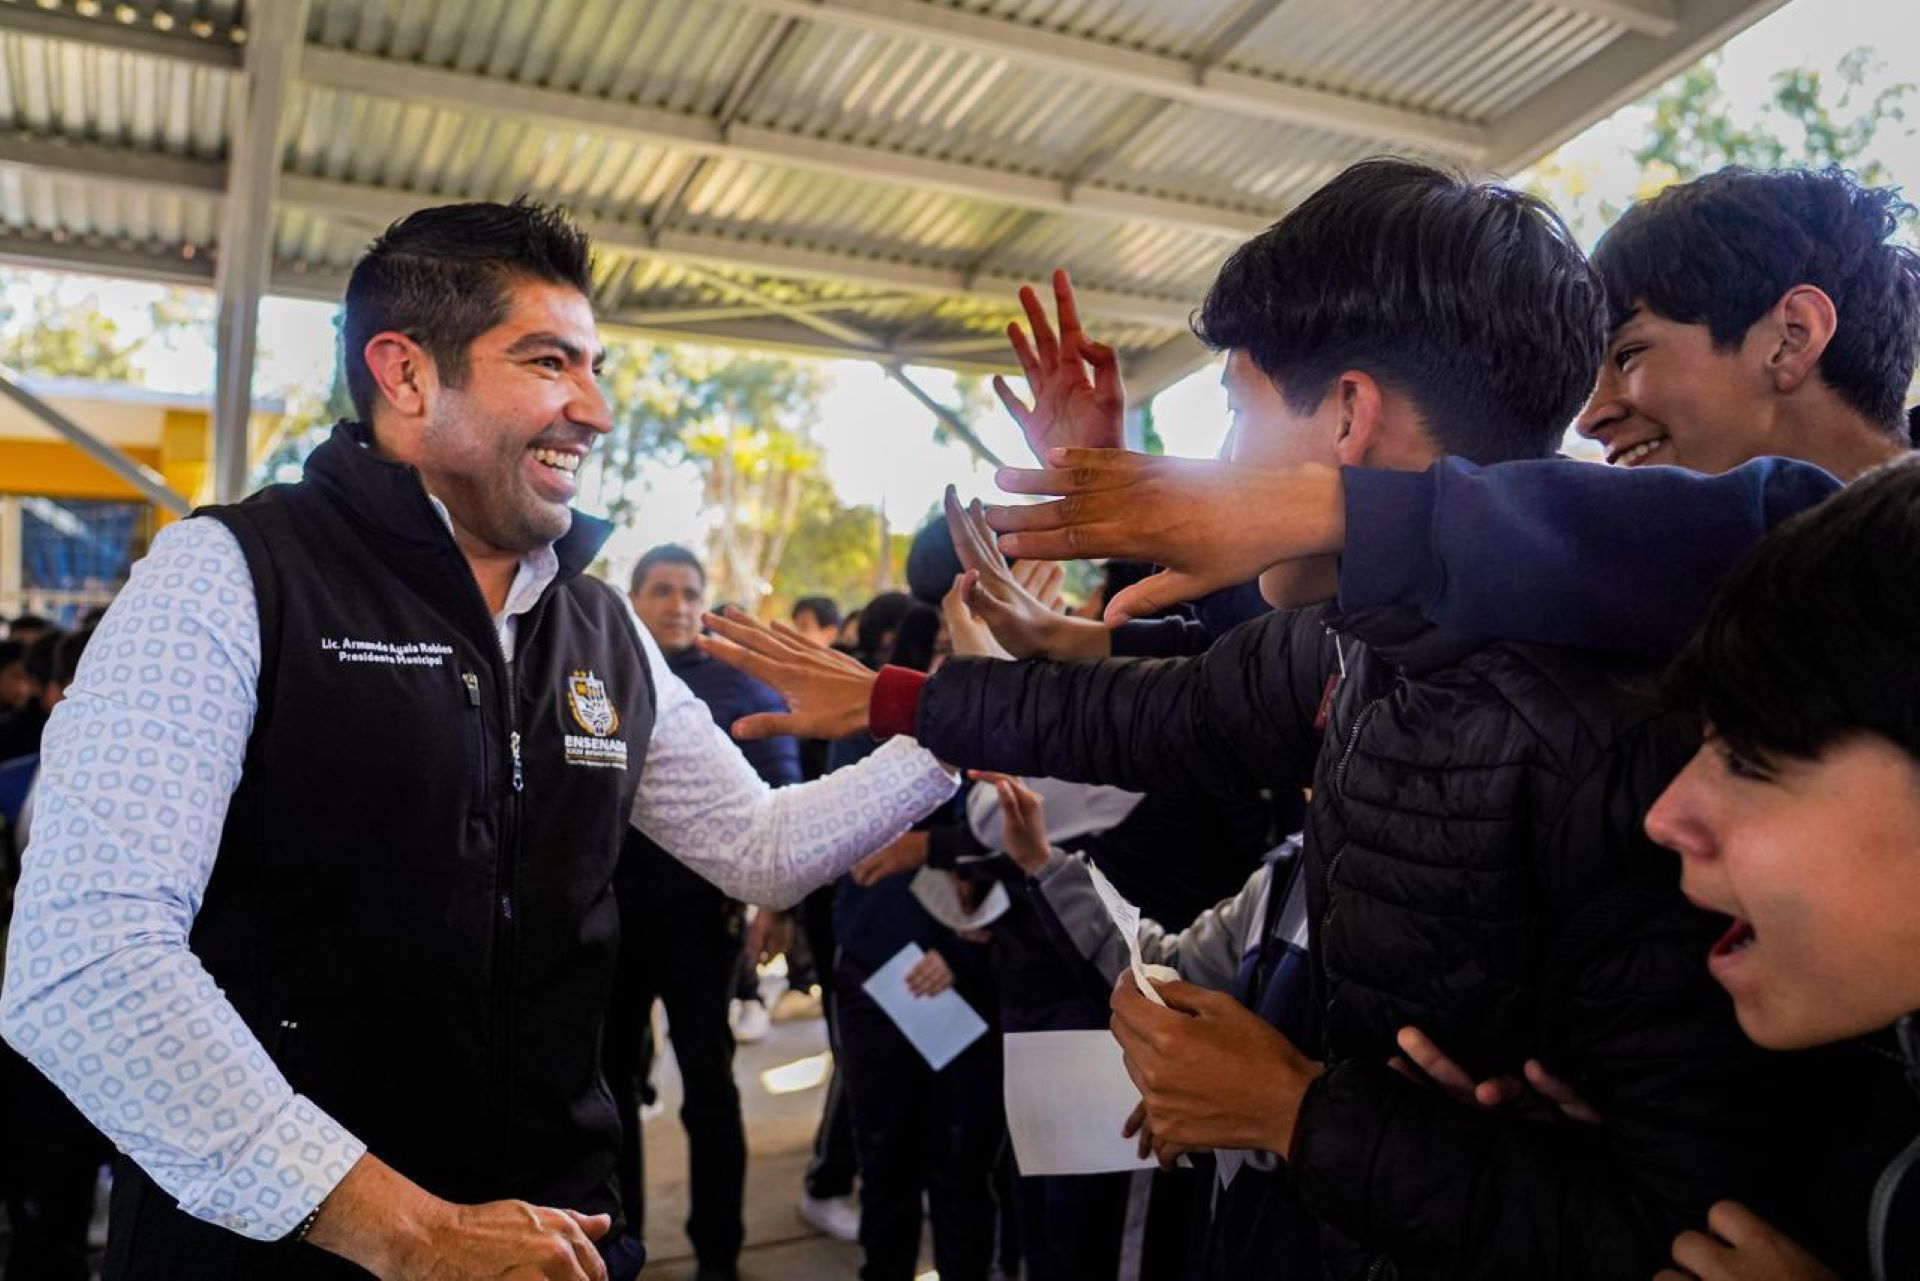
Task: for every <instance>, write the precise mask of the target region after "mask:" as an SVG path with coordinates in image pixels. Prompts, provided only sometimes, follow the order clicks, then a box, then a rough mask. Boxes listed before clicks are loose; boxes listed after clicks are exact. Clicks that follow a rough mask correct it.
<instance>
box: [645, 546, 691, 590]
mask: <svg viewBox="0 0 1920 1281" xmlns="http://www.w3.org/2000/svg"><path fill="white" fill-rule="evenodd" d="M657 565H688V566H691V567H692V569H693V571H694V572H695V573H696V574H698V575H700V585H701V586H702V587H704V586H706V583H707V567H706V566H705V565H702V564H701V563H700V558H699V557H698V556H695V555H694V554H693V553H692V552H690V551H688V550H687V549H686V548H684V547H682V546H681V545H680V544H678V543H662V544H660V545H659V546H658V547H651V548H648V549H647V553H646V554H645V555H644V556H642V557H641V558H640V560H639V563H638V564H636V565H635V566H634V567H633V577H632V578H631V579H630V580H628V587H627V590H629V591H635V592H637V591H639V590H640V589H641V588H642V587H645V586H646V585H647V575H648V574H649V573H651V572H652V571H653V569H654V567H655V566H657Z"/></svg>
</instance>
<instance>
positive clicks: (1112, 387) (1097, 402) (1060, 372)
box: [993, 271, 1127, 459]
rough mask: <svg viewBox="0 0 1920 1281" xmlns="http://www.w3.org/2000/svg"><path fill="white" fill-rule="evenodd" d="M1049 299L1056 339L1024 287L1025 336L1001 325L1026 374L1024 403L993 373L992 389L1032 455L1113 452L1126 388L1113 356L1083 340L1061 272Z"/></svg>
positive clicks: (1108, 349) (1035, 299) (1068, 283)
mask: <svg viewBox="0 0 1920 1281" xmlns="http://www.w3.org/2000/svg"><path fill="white" fill-rule="evenodd" d="M1053 301H1054V306H1055V308H1056V309H1057V310H1058V311H1059V314H1060V334H1059V336H1058V337H1057V338H1056V337H1055V336H1054V332H1053V326H1052V325H1051V324H1049V323H1048V322H1047V309H1046V308H1045V307H1044V306H1042V305H1041V302H1040V295H1039V294H1037V293H1035V292H1034V290H1033V287H1032V286H1030V285H1022V286H1021V287H1020V306H1021V307H1022V308H1023V309H1024V310H1025V311H1026V313H1027V323H1029V324H1030V325H1032V326H1033V338H1032V340H1031V341H1029V340H1028V338H1027V333H1026V330H1024V329H1022V328H1021V327H1020V322H1019V321H1017V320H1016V321H1014V322H1012V323H1011V324H1009V325H1008V326H1007V338H1008V340H1009V341H1010V342H1012V344H1013V354H1014V356H1015V357H1017V358H1018V359H1019V361H1020V368H1021V369H1022V370H1023V371H1024V372H1025V373H1026V376H1027V391H1028V394H1030V395H1031V396H1032V397H1033V404H1032V405H1031V406H1029V405H1027V404H1026V403H1025V402H1023V401H1022V400H1021V399H1020V397H1019V396H1017V395H1015V394H1014V391H1013V389H1012V388H1011V387H1009V386H1007V380H1006V379H1004V378H1001V377H999V376H998V375H995V377H994V380H993V390H994V392H995V393H996V394H997V395H998V396H999V397H1000V403H1001V404H1002V405H1005V406H1006V407H1007V412H1008V413H1009V414H1012V415H1013V420H1014V421H1015V422H1017V423H1019V424H1020V430H1021V432H1022V433H1023V434H1024V435H1025V436H1026V438H1027V445H1028V447H1029V448H1031V449H1032V450H1033V456H1034V457H1035V458H1039V459H1045V458H1046V456H1047V451H1048V450H1049V449H1053V448H1056V447H1059V446H1063V445H1079V446H1083V447H1085V448H1088V449H1118V448H1119V447H1120V445H1121V443H1122V441H1123V439H1124V428H1123V424H1124V422H1125V419H1126V413H1127V391H1126V388H1125V387H1124V386H1122V385H1121V382H1120V359H1119V357H1118V356H1116V355H1115V354H1114V350H1113V348H1111V347H1108V346H1105V345H1104V344H1101V343H1097V342H1093V341H1091V340H1089V339H1088V338H1087V336H1086V334H1085V333H1083V332H1082V331H1081V329H1080V309H1079V306H1078V305H1077V304H1076V302H1075V301H1074V297H1073V282H1072V281H1071V280H1069V279H1068V278H1067V273H1066V272H1065V271H1055V272H1054V273H1053Z"/></svg>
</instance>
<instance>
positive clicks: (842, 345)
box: [0, 0, 1781, 496]
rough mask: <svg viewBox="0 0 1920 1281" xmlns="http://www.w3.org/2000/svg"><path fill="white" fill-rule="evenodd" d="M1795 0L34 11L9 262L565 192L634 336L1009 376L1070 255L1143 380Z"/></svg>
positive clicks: (320, 1) (71, 264)
mask: <svg viewBox="0 0 1920 1281" xmlns="http://www.w3.org/2000/svg"><path fill="white" fill-rule="evenodd" d="M1779 3H1781V0H965V2H951V0H540V2H539V3H530V2H528V0H248V2H246V3H243V2H242V0H126V2H125V3H114V2H113V0H38V2H23V0H0V260H11V261H16V262H24V263H30V264H36V265H43V266H57V267H63V268H72V269H81V270H87V271H94V272H101V273H105V274H109V275H115V276H127V277H139V278H145V279H156V280H166V281H184V282H194V283H200V284H212V285H214V286H215V287H216V288H217V290H218V294H219V317H220V323H219V335H218V342H219V375H218V380H217V381H218V387H217V397H216V400H217V407H216V413H215V433H214V434H215V440H214V445H213V455H214V474H215V479H216V490H217V492H218V493H219V494H220V495H222V496H230V495H234V494H237V493H239V492H240V491H241V489H242V488H243V487H244V484H245V479H246V463H247V436H246V430H245V421H246V417H247V412H248V401H247V395H246V392H247V388H248V385H249V380H250V376H251V369H252V362H253V341H254V320H255V316H256V314H257V309H258V304H259V299H260V297H261V296H262V295H263V294H265V293H275V294H288V295H297V296H303V297H314V298H325V299H337V298H338V297H339V293H340V289H341V286H342V284H343V281H344V278H345V273H346V271H347V270H348V268H349V267H350V266H351V264H352V262H353V259H354V256H355V254H356V253H357V252H358V251H359V249H360V248H361V247H362V246H363V245H364V244H365V243H366V241H367V240H368V238H369V237H370V236H371V235H372V234H373V233H374V232H376V231H377V230H378V229H379V228H381V227H382V226H384V225H385V224H386V223H387V222H389V221H390V220H392V219H394V218H396V217H398V216H400V215H402V214H404V213H406V212H407V211H409V210H410V209H414V208H417V207H419V206H422V205H427V204H437V203H444V202H448V201H456V200H468V199H501V198H506V197H510V196H513V195H516V194H519V193H523V192H524V193H529V194H531V195H534V196H536V197H539V198H542V199H547V200H552V201H558V202H563V203H565V204H566V205H568V206H569V207H570V208H571V209H572V210H573V211H574V212H575V213H576V214H577V215H578V216H579V217H580V218H581V219H582V220H583V222H584V223H585V224H586V225H587V227H588V228H589V229H590V230H591V232H592V233H593V236H594V238H595V240H596V242H597V244H598V246H599V261H598V271H597V278H596V282H595V283H596V292H597V296H596V298H595V302H596V304H597V306H598V309H599V312H600V315H601V317H602V319H603V322H604V323H605V324H607V325H608V326H609V327H610V328H613V329H618V330H628V331H633V332H637V333H641V334H646V335H651V336H654V337H657V338H661V339H666V340H672V341H687V342H703V343H727V344H737V345H747V346H752V347H758V348H765V349H772V350H780V351H791V352H803V353H809V354H816V355H829V356H838V357H854V358H860V359H868V360H874V361H878V362H882V363H884V364H886V365H889V366H891V367H894V368H896V369H897V368H898V367H899V366H901V365H904V364H909V363H910V364H916V365H935V366H947V367H952V368H956V369H964V370H985V369H990V368H991V369H998V368H1001V367H1003V366H1004V364H1005V361H1006V347H1005V338H1004V335H1003V332H1002V331H1003V328H1004V326H1005V324H1006V321H1007V320H1008V319H1009V318H1010V317H1011V316H1012V315H1013V314H1014V308H1015V304H1014V300H1013V293H1014V290H1015V289H1016V287H1017V286H1018V285H1019V284H1020V283H1021V282H1023V281H1028V280H1039V279H1043V278H1044V275H1045V273H1046V272H1047V271H1048V270H1049V269H1050V268H1052V267H1054V266H1056V265H1061V266H1066V267H1068V268H1070V269H1071V270H1072V271H1073V273H1074V276H1075V279H1076V281H1077V282H1078V284H1079V285H1080V288H1081V299H1082V309H1083V312H1084V313H1085V314H1086V315H1087V317H1088V318H1089V321H1090V323H1091V324H1097V327H1098V333H1099V336H1100V337H1102V338H1103V339H1106V340H1108V341H1111V342H1113V343H1114V344H1115V345H1116V346H1118V347H1119V348H1120V350H1121V352H1122V355H1123V358H1124V359H1125V361H1126V364H1127V368H1128V372H1129V383H1130V387H1131V389H1132V391H1133V392H1134V394H1135V396H1136V397H1137V398H1144V397H1146V396H1150V395H1151V394H1153V393H1154V392H1155V391H1157V390H1159V389H1161V388H1163V387H1165V386H1167V385H1169V384H1171V383H1172V382H1174V381H1176V380H1177V379H1178V378H1180V377H1182V376H1184V375H1185V374H1186V373H1188V372H1190V371H1191V370H1193V369H1194V368H1196V367H1197V366H1198V365H1199V364H1201V363H1202V362H1203V361H1204V360H1205V355H1206V354H1205V352H1204V351H1203V350H1202V349H1201V348H1200V346H1199V344H1198V343H1197V342H1195V341H1194V339H1193V338H1192V337H1191V335H1190V334H1189V333H1188V331H1187V318H1188V316H1189V313H1190V311H1191V309H1192V307H1193V306H1194V304H1195V302H1196V301H1197V299H1198V298H1199V297H1200V295H1201V293H1202V292H1203V291H1204V289H1205V286H1206V284H1207V282H1208V280H1209V279H1210V277H1211V274H1212V273H1213V271H1214V270H1215V269H1216V268H1217V266H1218V265H1219V263H1220V261H1221V260H1222V258H1223V257H1224V256H1225V255H1226V253H1227V252H1229V251H1230V250H1231V249H1232V247H1233V246H1234V244H1235V243H1236V242H1237V241H1238V240H1240V239H1243V238H1245V237H1246V236H1247V235H1249V234H1250V233H1252V232H1254V231H1256V230H1258V229H1259V228H1261V227H1263V226H1265V225H1267V224H1268V223H1270V222H1271V221H1273V220H1274V219H1275V218H1276V217H1278V216H1279V215H1281V214H1282V213H1284V212H1285V211H1286V210H1287V208H1288V207H1289V206H1290V205H1291V204H1292V203H1294V202H1296V201H1297V200H1299V199H1300V198H1301V197H1302V196H1304V195H1305V194H1306V193H1307V192H1310V191H1311V190H1312V189H1313V188H1314V187H1315V186H1316V185H1317V184H1318V183H1320V182H1322V181H1323V180H1325V179H1326V178H1327V177H1328V176H1329V175H1331V174H1332V173H1333V172H1335V171H1337V170H1338V169H1339V168H1340V167H1341V166H1343V165H1345V164H1346V163H1348V162H1350V161H1352V160H1354V159H1357V158H1359V157H1362V156H1366V155H1369V154H1374V153H1379V152H1383V151H1396V152H1418V153H1422V154H1427V155H1433V156H1438V157H1442V158H1446V159H1450V160H1452V161H1454V162H1456V163H1458V164H1460V165H1462V166H1465V167H1468V168H1473V169H1486V170H1492V171H1496V172H1511V171H1513V170H1515V169H1517V168H1519V167H1521V166H1523V165H1525V164H1526V163H1528V162H1530V161H1531V160H1533V159H1535V158H1537V157H1538V156H1540V155H1542V154H1544V153H1545V152H1546V151H1548V150H1550V149H1551V148H1552V147H1554V146H1555V145H1557V144H1558V143H1559V142H1561V141H1562V140H1564V139H1565V138H1567V137H1569V136H1571V135H1572V134H1574V133H1576V132H1577V131H1579V130H1580V129H1582V128H1584V127H1585V126H1586V125H1588V124H1590V123H1592V122H1593V121H1595V120H1598V119H1600V118H1602V117H1603V116H1605V115H1606V114H1607V113H1609V112H1610V111H1612V110H1613V109H1614V108H1616V107H1617V106H1619V105H1621V104H1622V103H1624V102H1626V101H1628V100H1630V99H1631V98H1633V97H1634V96H1636V95H1637V94H1639V93H1641V92H1644V91H1645V90H1646V89H1647V88H1648V87H1650V86H1651V85H1653V84H1655V83H1657V82H1658V81H1659V80H1660V79H1662V78H1664V77H1665V76H1667V75H1669V74H1671V73H1672V72H1673V71H1675V70H1677V69H1679V68H1680V67H1682V66H1684V65H1686V64H1687V63H1688V62H1690V61H1691V60H1693V59H1695V58H1697V57H1699V56H1700V55H1701V54H1702V53H1704V52H1706V51H1707V50H1709V49H1711V48H1713V47H1715V46H1717V45H1718V44H1720V43H1721V42H1723V41H1724V40H1726V39H1727V38H1728V37H1729V36H1730V35H1731V34H1733V33H1734V32H1736V31H1737V30H1739V29H1741V28H1742V27H1744V26H1746V25H1747V24H1749V23H1751V22H1753V21H1755V20H1756V19H1758V18H1759V17H1761V16H1762V15H1764V14H1765V13H1767V12H1769V11H1771V10H1772V9H1774V8H1776V7H1778V5H1779Z"/></svg>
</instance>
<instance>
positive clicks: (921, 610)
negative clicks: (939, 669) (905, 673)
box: [887, 600, 940, 672]
mask: <svg viewBox="0 0 1920 1281" xmlns="http://www.w3.org/2000/svg"><path fill="white" fill-rule="evenodd" d="M939 641H940V611H939V610H937V609H935V608H934V607H933V606H931V605H929V604H927V603H926V602H925V601H922V600H914V601H913V602H912V603H911V604H910V605H909V606H908V607H907V612H906V615H905V616H904V617H902V618H901V620H900V626H899V627H898V628H897V629H895V632H894V637H893V648H892V649H891V650H889V651H888V652H887V663H888V665H889V666H892V667H905V668H908V669H909V670H911V671H916V672H925V671H931V670H932V668H933V655H934V650H935V647H936V646H937V645H938V644H939Z"/></svg>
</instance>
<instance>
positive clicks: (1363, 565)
mask: <svg viewBox="0 0 1920 1281" xmlns="http://www.w3.org/2000/svg"><path fill="white" fill-rule="evenodd" d="M1341 479H1342V484H1343V488H1344V491H1345V497H1346V512H1347V550H1346V554H1345V556H1344V557H1343V558H1342V560H1341V564H1340V604H1341V606H1342V607H1343V608H1344V609H1346V610H1349V611H1357V610H1360V609H1363V608H1367V607H1369V606H1377V605H1401V606H1407V607H1411V608H1413V609H1417V610H1419V611H1420V612H1421V613H1422V614H1423V615H1424V616H1425V617H1426V618H1427V619H1428V621H1430V622H1434V623H1438V624H1440V625H1442V626H1444V627H1451V628H1455V629H1457V630H1460V631H1464V632H1470V633H1473V634H1475V635H1480V636H1496V637H1501V638H1504V639H1509V640H1522V641H1534V642H1538V643H1541V644H1548V645H1573V646H1579V647H1582V648H1590V649H1605V650H1611V651H1614V652H1617V653H1633V654H1644V655H1653V656H1664V655H1666V654H1668V653H1671V652H1672V651H1673V650H1674V649H1676V648H1678V647H1679V644H1680V642H1681V641H1683V640H1684V639H1686V637H1687V634H1688V633H1689V632H1691V631H1692V630H1693V629H1694V628H1695V627H1696V626H1698V625H1699V623H1700V622H1701V620H1702V619H1704V618H1705V617H1706V612H1707V606H1708V605H1709V604H1710V603H1711V601H1712V599H1713V592H1714V589H1715V588H1716V587H1718V586H1719V584H1720V581H1721V580H1722V579H1723V578H1725V577H1726V574H1727V571H1728V570H1730V569H1732V568H1733V566H1734V564H1735V562H1737V561H1738V560H1739V559H1740V557H1741V556H1742V555H1744V554H1745V553H1746V552H1747V550H1748V549H1749V548H1751V547H1752V546H1753V545H1754V544H1755V543H1757V542H1758V541H1760V538H1761V536H1762V535H1764V534H1765V533H1766V532H1767V531H1768V530H1770V529H1772V528H1773V527H1774V526H1775V525H1777V524H1779V523H1780V522H1781V521H1783V520H1786V519H1787V518H1788V517H1790V516H1793V515H1795V514H1796V513H1798V512H1801V511H1804V510H1806V509H1807V508H1809V507H1812V506H1813V505H1815V504H1816V503H1818V502H1820V501H1821V500H1823V499H1825V498H1826V497H1827V496H1828V495H1830V494H1832V493H1833V492H1834V491H1835V490H1837V489H1838V488H1839V487H1840V482H1839V481H1837V480H1835V479H1834V478H1833V477H1832V476H1830V475H1828V474H1827V473H1826V472H1824V471H1822V470H1820V469H1819V468H1818V467H1815V466H1813V465H1811V464H1809V463H1802V462H1795V461H1793V460H1790V459H1785V458H1761V459H1756V460H1755V461H1753V462H1750V463H1747V464H1745V465H1744V466H1741V467H1738V468H1735V469H1734V470H1733V471H1730V472H1727V473H1725V474H1724V475H1720V476H1702V475H1700V474H1698V473H1696V472H1689V471H1683V470H1681V469H1680V468H1677V467H1649V468H1646V469H1644V470H1633V469H1628V468H1620V467H1605V466H1601V465H1599V464H1597V463H1585V462H1576V461H1574V460H1571V459H1542V460H1540V461H1537V462H1514V463H1500V464H1498V465H1495V466H1491V467H1476V466H1474V465H1473V464H1472V463H1468V462H1465V461H1463V460H1461V459H1457V458H1448V459H1443V460H1442V461H1440V462H1439V463H1436V464H1435V465H1434V466H1432V467H1430V468H1428V469H1427V470H1426V471H1424V472H1395V471H1380V470H1374V469H1366V468H1346V469H1344V470H1343V471H1342V473H1341Z"/></svg>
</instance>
